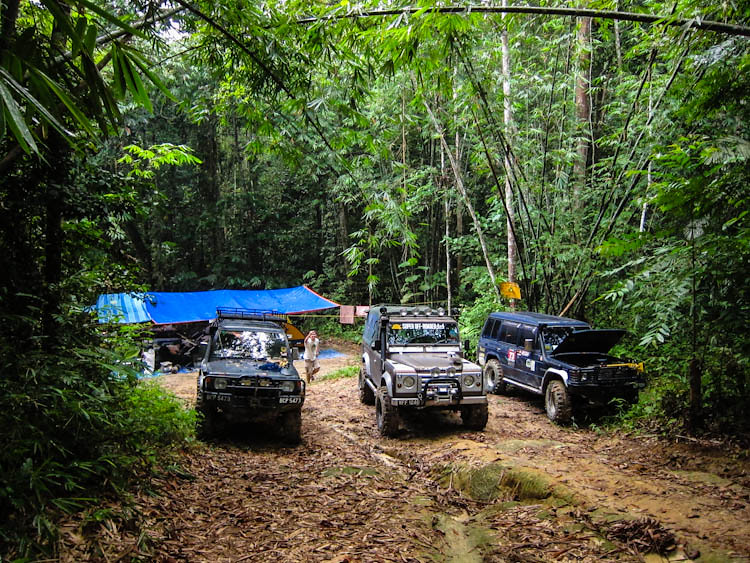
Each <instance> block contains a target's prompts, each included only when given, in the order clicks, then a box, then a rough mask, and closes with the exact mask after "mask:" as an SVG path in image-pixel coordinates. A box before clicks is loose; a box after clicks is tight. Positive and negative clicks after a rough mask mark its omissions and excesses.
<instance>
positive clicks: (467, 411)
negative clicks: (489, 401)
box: [461, 404, 489, 430]
mask: <svg viewBox="0 0 750 563" xmlns="http://www.w3.org/2000/svg"><path fill="white" fill-rule="evenodd" d="M488 418H489V409H488V408H487V405H486V404H484V405H467V406H465V407H461V420H463V423H464V426H465V427H466V428H468V429H469V430H484V427H485V426H487V419H488Z"/></svg>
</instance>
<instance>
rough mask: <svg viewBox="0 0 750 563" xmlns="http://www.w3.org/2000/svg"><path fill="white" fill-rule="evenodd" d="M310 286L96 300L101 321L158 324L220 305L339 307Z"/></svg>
mask: <svg viewBox="0 0 750 563" xmlns="http://www.w3.org/2000/svg"><path fill="white" fill-rule="evenodd" d="M338 306H339V304H338V303H334V302H333V301H331V300H330V299H326V298H325V297H322V296H320V295H318V294H317V293H315V292H314V291H313V290H312V289H310V288H309V287H307V286H304V285H301V286H299V287H289V288H285V289H216V290H213V291H188V292H163V291H153V292H152V291H150V292H148V293H109V294H104V295H100V296H99V299H98V300H97V303H96V309H97V312H98V315H99V322H102V323H104V322H113V321H117V322H120V323H142V322H154V323H156V324H171V323H189V322H196V321H208V320H211V319H213V318H215V317H216V308H217V307H237V308H240V309H257V310H261V311H273V312H276V313H281V314H284V315H291V314H298V313H309V312H312V311H320V310H321V309H331V308H333V307H338Z"/></svg>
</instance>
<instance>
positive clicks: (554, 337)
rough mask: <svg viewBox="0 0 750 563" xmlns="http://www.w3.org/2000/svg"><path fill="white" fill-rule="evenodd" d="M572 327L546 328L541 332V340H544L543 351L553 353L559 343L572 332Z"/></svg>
mask: <svg viewBox="0 0 750 563" xmlns="http://www.w3.org/2000/svg"><path fill="white" fill-rule="evenodd" d="M573 330H574V327H572V326H548V327H545V329H544V330H543V331H542V338H543V340H544V351H545V352H554V351H555V349H556V348H557V347H558V346H559V345H560V342H562V341H563V340H565V338H566V337H567V336H568V335H569V334H570V333H571V332H573Z"/></svg>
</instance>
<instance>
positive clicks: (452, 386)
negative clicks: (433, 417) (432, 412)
mask: <svg viewBox="0 0 750 563" xmlns="http://www.w3.org/2000/svg"><path fill="white" fill-rule="evenodd" d="M486 402H487V396H486V395H482V394H478V395H477V394H472V395H468V394H466V393H464V391H463V390H462V389H461V385H460V383H459V382H458V381H457V380H455V379H452V378H441V379H431V380H428V381H426V382H425V383H424V385H423V387H422V389H421V390H420V391H419V392H418V393H416V394H414V395H412V396H410V397H398V396H396V397H393V398H392V399H391V404H393V405H395V406H409V407H419V408H426V407H435V408H450V407H459V406H462V405H481V404H484V403H486Z"/></svg>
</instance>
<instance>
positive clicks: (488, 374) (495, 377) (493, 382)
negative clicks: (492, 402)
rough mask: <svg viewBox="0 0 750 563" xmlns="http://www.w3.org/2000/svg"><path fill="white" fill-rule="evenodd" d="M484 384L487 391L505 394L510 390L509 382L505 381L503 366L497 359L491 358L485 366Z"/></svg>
mask: <svg viewBox="0 0 750 563" xmlns="http://www.w3.org/2000/svg"><path fill="white" fill-rule="evenodd" d="M484 386H485V389H487V393H496V394H502V395H504V394H505V393H507V392H508V391H509V389H508V384H507V383H505V382H503V368H502V366H501V365H500V362H498V361H497V360H490V361H488V362H487V365H486V366H484Z"/></svg>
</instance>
